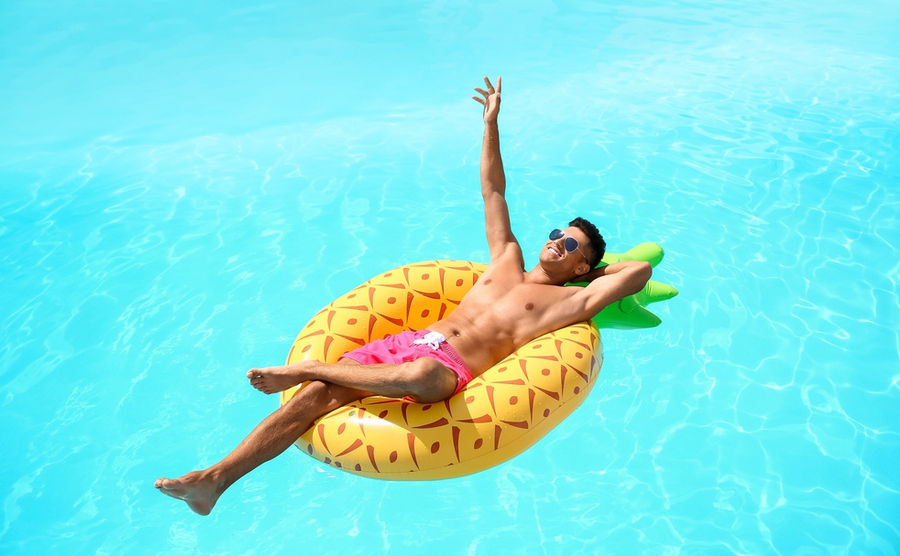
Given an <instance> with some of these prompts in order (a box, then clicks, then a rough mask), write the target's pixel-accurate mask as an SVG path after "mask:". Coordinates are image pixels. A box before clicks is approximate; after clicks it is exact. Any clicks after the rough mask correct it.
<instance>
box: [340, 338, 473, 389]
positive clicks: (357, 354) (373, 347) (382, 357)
mask: <svg viewBox="0 0 900 556" xmlns="http://www.w3.org/2000/svg"><path fill="white" fill-rule="evenodd" d="M426 336H427V338H426ZM342 357H346V358H348V359H353V360H354V361H358V362H359V363H362V364H363V365H373V364H377V363H389V364H393V365H399V364H401V363H409V362H410V361H415V360H417V359H419V358H421V357H431V358H432V359H436V360H438V362H440V363H441V364H442V365H444V366H445V367H447V368H448V369H450V370H451V371H453V372H454V373H455V374H456V377H457V379H456V380H457V383H456V390H454V391H453V393H454V394H456V393H457V392H459V391H460V390H462V389H463V386H465V385H466V384H468V383H469V382H471V380H472V371H470V370H469V367H468V366H467V365H466V364H465V362H464V361H463V360H462V358H461V357H460V356H459V354H458V353H457V352H456V350H455V349H453V346H451V345H450V344H449V343H447V340H446V339H445V338H444V337H443V336H441V335H440V334H438V333H437V332H429V331H428V330H419V331H415V332H410V331H405V332H401V333H399V334H394V335H393V336H388V337H387V338H385V339H383V340H375V341H374V342H371V343H368V344H366V345H364V346H363V347H361V348H358V349H355V350H353V351H348V352H347V353H345V354H344V355H343V356H342Z"/></svg>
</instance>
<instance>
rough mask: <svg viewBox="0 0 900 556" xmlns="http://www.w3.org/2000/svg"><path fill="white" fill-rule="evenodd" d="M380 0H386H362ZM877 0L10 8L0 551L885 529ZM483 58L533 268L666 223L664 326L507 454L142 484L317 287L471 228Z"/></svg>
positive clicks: (893, 317)
mask: <svg viewBox="0 0 900 556" xmlns="http://www.w3.org/2000/svg"><path fill="white" fill-rule="evenodd" d="M375 4H377V5H375ZM898 23H900V8H898V5H897V3H896V2H893V1H883V0H875V1H873V2H867V3H865V6H863V7H860V6H856V5H853V4H849V3H840V2H835V1H833V0H830V1H827V2H825V3H822V2H812V1H804V0H788V1H787V2H774V1H772V0H763V1H762V2H754V3H734V2H724V1H723V2H713V3H695V2H689V1H686V0H676V1H674V2H660V1H655V0H638V2H636V3H594V2H587V1H585V0H577V1H563V2H556V3H551V2H544V1H525V2H513V1H501V2H492V3H469V2H460V3H444V2H438V1H429V2H381V3H374V4H373V5H371V6H367V7H349V6H345V5H340V4H334V3H332V4H330V5H328V6H326V5H322V6H311V5H309V4H308V3H283V2H272V3H266V4H256V3H253V2H247V1H239V2H235V3H230V4H229V7H228V8H227V9H224V8H222V7H221V6H218V5H214V4H211V3H176V2H156V3H152V4H150V5H146V3H138V2H108V1H107V2H94V3H89V4H87V5H85V4H84V3H75V2H47V3H39V2H37V3H36V2H17V1H11V2H4V3H2V4H0V292H2V294H0V319H2V321H0V322H2V327H0V417H2V428H0V430H2V437H0V441H2V444H0V445H2V447H3V458H2V463H0V500H2V505H0V515H2V520H0V553H2V554H29V555H30V554H266V555H268V554H296V553H301V552H305V553H310V554H383V553H390V554H413V553H415V554H419V553H440V554H444V553H450V554H648V555H659V554H704V555H707V554H733V553H736V554H781V555H799V554H802V555H813V554H866V555H869V554H896V553H897V552H898V547H900V474H898V473H897V471H896V465H897V463H896V462H897V461H898V460H900V337H898V321H900V299H898V281H900V256H898V253H900V251H898V247H900V245H898V244H900V193H898V188H900V165H898V162H897V160H898V156H897V153H898V151H900V58H898V55H897V52H900V40H898V39H897V34H896V29H897V28H898ZM484 73H488V74H489V75H491V76H494V75H497V74H502V75H503V76H504V100H503V108H502V113H501V118H500V123H501V137H502V148H503V154H504V161H505V164H506V169H507V176H508V179H509V194H508V198H509V203H510V207H511V210H512V213H513V215H512V218H513V225H514V228H515V230H516V231H517V235H518V238H519V240H520V241H521V243H522V244H523V246H524V249H525V254H526V259H527V260H528V263H530V264H533V263H534V261H535V260H536V253H537V250H538V249H539V247H540V246H541V244H542V242H543V241H544V237H545V234H546V233H547V231H548V230H549V229H551V228H553V227H556V226H558V225H559V224H560V223H561V222H565V221H566V220H567V219H568V218H570V217H571V216H573V215H575V214H578V215H582V216H585V217H588V218H590V219H592V220H594V221H596V222H597V223H599V224H600V226H601V228H602V230H603V232H604V234H605V235H606V236H607V238H608V240H609V242H610V248H611V250H613V251H622V250H624V249H627V248H628V247H630V246H632V245H634V244H636V243H640V242H642V241H657V242H659V243H661V244H662V245H663V247H664V248H665V249H666V252H667V255H666V259H665V260H664V261H663V263H662V264H661V265H660V266H659V267H658V268H657V269H656V272H655V278H657V279H659V280H661V281H664V282H667V283H670V284H672V285H674V286H676V287H677V288H678V289H679V290H680V291H681V295H680V296H679V297H677V298H675V299H673V300H671V301H669V302H667V303H666V304H662V305H656V306H654V309H655V310H656V311H657V312H658V313H659V314H660V315H661V316H662V318H663V324H662V326H660V327H659V328H656V329H651V330H645V331H629V332H624V331H606V332H604V333H603V342H604V346H605V357H606V360H605V364H604V367H603V370H602V373H601V376H600V379H599V381H598V383H597V386H596V387H595V389H594V391H593V392H592V394H591V395H590V397H589V398H588V399H587V401H586V402H585V403H584V405H583V406H582V407H581V408H580V409H578V410H577V411H576V412H575V413H574V414H573V415H572V416H571V417H570V418H569V419H568V420H567V421H565V422H564V423H563V424H562V425H560V426H559V427H558V428H557V429H556V430H554V431H553V432H552V433H551V434H549V435H548V436H547V437H546V438H545V439H544V440H543V441H541V442H540V443H538V444H537V445H536V446H535V447H533V448H532V449H530V450H529V451H527V452H526V453H524V454H522V455H521V456H519V457H517V458H515V459H514V460H512V461H510V462H508V463H506V464H503V465H500V466H498V467H496V468H493V469H490V470H488V471H485V472H483V473H480V474H478V475H474V476H470V477H466V478H461V479H454V480H447V481H440V482H425V483H392V482H380V481H373V480H368V479H362V478H358V477H355V476H351V475H348V474H344V473H340V472H337V471H335V470H332V469H329V468H325V467H322V466H321V465H319V464H317V463H315V462H313V461H312V460H311V459H309V458H307V457H306V456H304V455H303V454H301V453H300V452H299V451H297V450H294V449H292V450H291V451H289V452H288V453H287V454H285V455H283V456H282V457H280V458H278V459H276V460H274V461H272V462H270V463H268V464H266V465H265V466H263V467H262V468H260V469H259V470H257V471H256V472H254V473H253V474H251V475H249V476H248V477H246V478H245V479H244V480H242V481H240V482H238V483H237V484H236V485H235V486H234V487H233V488H232V489H231V490H230V491H229V492H228V493H226V495H225V496H224V497H223V498H222V499H221V500H220V503H219V505H218V506H217V508H216V509H215V511H214V513H213V514H212V515H211V516H209V517H207V518H200V517H197V516H195V515H194V514H192V513H190V512H189V510H188V509H187V508H186V507H185V506H184V505H183V504H181V503H178V502H175V501H172V500H170V499H168V498H166V497H163V496H161V495H160V494H159V493H157V492H156V491H155V489H154V488H153V486H152V484H153V480H154V479H156V478H157V477H159V476H163V475H168V476H171V475H178V474H181V473H184V472H186V471H189V470H192V469H195V468H199V467H202V466H208V465H210V464H212V463H213V462H215V461H216V460H218V459H219V458H221V457H222V456H223V455H225V454H226V453H227V452H228V451H229V450H230V449H231V448H232V447H233V446H234V445H235V444H236V443H237V442H239V441H240V440H241V439H242V438H243V437H244V435H245V434H246V433H247V432H249V430H250V429H251V428H252V426H253V425H254V424H255V423H256V422H258V421H259V420H260V419H262V418H263V417H264V416H265V415H267V414H268V413H269V412H271V411H272V410H274V409H275V407H276V406H277V400H276V399H275V398H270V397H265V396H263V395H262V394H259V393H258V392H256V391H254V390H252V389H251V388H249V387H248V385H247V384H246V381H245V379H244V378H243V374H244V372H245V371H246V369H247V368H249V367H252V366H258V365H266V364H274V363H280V362H281V361H283V360H284V358H285V356H286V354H287V350H288V348H289V346H290V343H291V341H292V340H293V337H294V335H295V334H296V332H297V331H298V330H299V329H300V328H301V326H302V325H303V324H304V323H305V322H306V321H307V319H308V318H309V317H310V316H311V315H312V314H313V313H314V312H315V311H317V310H318V309H319V308H320V307H322V306H323V305H325V304H326V303H328V302H329V301H330V300H331V299H333V298H334V297H336V296H338V295H340V294H342V293H344V292H345V291H347V290H349V289H350V288H352V287H354V286H356V285H357V284H358V283H360V282H362V281H364V280H366V279H368V278H369V277H371V276H372V275H374V274H377V273H379V272H381V271H383V270H385V269H388V268H392V267H394V266H397V265H399V264H402V263H406V262H410V261H415V260H422V259H434V258H459V259H471V260H478V261H484V260H486V258H487V251H486V245H485V242H484V239H483V222H482V216H481V213H480V204H479V203H480V198H479V192H478V155H479V148H480V140H481V131H482V128H481V122H480V107H479V106H478V105H476V104H475V103H474V102H473V101H472V100H470V99H469V96H470V95H471V94H472V91H471V88H472V87H474V86H477V85H479V82H480V77H481V75H483V74H484Z"/></svg>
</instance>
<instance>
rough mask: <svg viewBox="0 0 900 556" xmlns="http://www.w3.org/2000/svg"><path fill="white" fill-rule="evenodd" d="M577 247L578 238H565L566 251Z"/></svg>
mask: <svg viewBox="0 0 900 556" xmlns="http://www.w3.org/2000/svg"><path fill="white" fill-rule="evenodd" d="M576 249H578V240H577V239H575V238H572V237H567V238H566V251H568V252H569V253H571V252H572V251H574V250H576Z"/></svg>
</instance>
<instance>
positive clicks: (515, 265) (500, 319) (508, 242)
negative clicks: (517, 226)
mask: <svg viewBox="0 0 900 556" xmlns="http://www.w3.org/2000/svg"><path fill="white" fill-rule="evenodd" d="M484 83H485V89H480V88H476V89H475V90H476V91H477V92H478V93H480V95H481V96H474V97H472V98H474V99H475V100H476V101H478V102H479V103H481V104H482V105H484V142H483V144H482V150H481V193H482V196H483V197H484V218H485V228H486V232H487V240H488V247H489V248H490V254H491V262H490V264H489V265H488V267H487V270H485V271H484V274H482V276H481V278H480V279H479V280H478V282H477V283H476V284H475V285H474V286H473V287H472V289H471V290H470V291H469V293H468V294H467V295H466V296H465V298H464V299H463V300H462V302H461V303H460V304H459V307H457V309H456V310H455V311H454V312H452V313H451V314H450V315H449V316H448V317H447V318H445V319H443V320H441V321H438V322H435V323H434V324H433V325H431V327H430V333H431V334H429V335H428V336H427V339H425V338H423V336H425V335H426V333H427V332H429V331H422V332H419V333H418V334H415V333H411V332H407V333H404V334H414V335H415V336H414V337H415V338H418V339H419V341H414V342H412V344H414V345H402V346H398V347H401V348H404V349H422V350H424V351H421V352H419V354H418V355H416V357H418V359H415V360H413V361H410V362H384V361H383V360H379V359H378V350H377V349H374V350H372V353H368V354H367V353H359V354H358V353H357V352H364V351H365V350H366V348H368V347H369V346H364V347H363V348H361V349H360V350H356V351H354V352H351V353H348V354H346V355H345V356H344V358H342V359H340V360H339V361H338V363H336V364H325V363H320V362H318V361H301V362H299V363H295V364H292V365H290V366H280V367H267V368H261V369H251V370H250V371H249V372H248V373H247V377H248V378H249V379H250V384H251V385H252V386H253V387H254V388H256V389H257V390H260V391H261V392H265V393H266V394H271V393H274V392H280V391H282V390H285V389H287V388H290V387H292V386H295V385H297V384H300V383H301V382H304V381H310V383H309V384H308V385H307V386H305V387H304V388H303V389H302V390H300V391H299V392H298V393H297V394H296V395H295V396H294V397H293V398H291V400H290V401H289V402H288V403H286V404H285V405H284V406H282V407H281V408H279V409H277V410H276V411H275V412H274V413H272V414H271V415H269V416H268V417H267V418H266V419H264V420H263V421H262V422H261V423H260V424H259V425H257V427H256V428H255V429H253V431H252V432H251V433H250V434H249V435H248V436H247V438H245V439H244V441H243V442H241V443H240V444H239V445H238V446H237V448H235V449H234V450H233V451H232V452H231V453H230V454H228V455H227V456H226V457H225V459H223V460H222V461H220V462H219V463H217V464H215V465H213V466H212V467H210V468H208V469H204V470H201V471H194V472H192V473H188V474H186V475H183V476H181V477H179V478H177V479H166V478H162V479H158V480H157V481H156V483H155V485H154V486H156V488H157V489H159V490H160V491H161V492H163V493H164V494H166V495H168V496H171V497H173V498H178V499H181V500H184V501H185V502H186V503H187V505H188V506H189V507H190V508H191V509H192V510H193V511H195V512H196V513H198V514H200V515H207V514H209V512H210V511H211V510H212V508H213V506H214V505H215V504H216V501H217V500H218V499H219V496H221V495H222V493H223V492H224V491H225V489H227V488H228V487H230V486H231V485H232V484H234V483H235V482H236V481H237V480H238V479H240V478H241V477H243V476H244V475H246V474H247V473H249V472H250V471H252V470H253V469H255V468H256V467H257V466H259V465H261V464H262V463H264V462H266V461H268V460H270V459H272V458H274V457H275V456H277V455H279V454H281V453H282V452H284V451H285V450H287V449H288V448H289V447H290V446H291V444H293V443H294V441H295V440H297V438H299V437H300V436H301V435H302V434H303V433H304V432H306V430H307V429H308V428H309V427H310V426H311V425H312V423H313V422H314V421H315V420H316V419H317V418H319V417H320V416H322V415H324V414H325V413H328V412H329V411H331V410H333V409H336V408H338V407H340V406H342V405H345V404H347V403H349V402H352V401H354V400H357V399H360V398H362V397H365V396H370V395H380V396H387V397H396V398H402V397H410V398H412V399H413V400H415V401H418V402H421V403H431V402H437V401H440V400H443V399H446V398H448V397H450V396H451V395H453V394H454V393H455V392H457V391H458V390H459V389H460V388H462V386H464V385H465V383H466V382H468V380H471V378H472V377H473V376H478V375H480V374H482V373H483V372H484V371H486V370H487V369H488V368H490V367H492V366H493V365H494V364H496V363H497V362H499V361H500V360H502V359H503V358H505V357H506V356H508V355H509V354H511V353H512V352H513V351H515V350H516V349H518V348H519V347H521V346H522V345H524V344H526V343H528V342H529V341H531V340H532V339H534V338H536V337H538V336H540V335H542V334H546V333H548V332H552V331H554V330H557V329H559V328H562V327H564V326H568V325H570V324H574V323H577V322H582V321H585V320H588V319H590V318H591V317H592V316H594V315H595V314H597V313H598V312H599V311H600V310H601V309H602V308H603V307H605V306H607V305H609V304H611V303H614V302H616V301H618V300H620V299H622V298H623V297H625V296H628V295H631V294H634V293H637V292H638V291H640V290H641V288H643V287H644V285H645V284H646V283H647V280H649V279H650V272H651V270H650V265H649V264H648V263H646V262H643V261H625V262H619V263H614V264H611V265H608V266H605V267H602V268H597V269H594V270H592V269H593V267H594V266H596V264H597V263H598V262H599V261H600V258H601V257H602V256H603V251H604V249H605V247H606V245H605V242H604V241H603V238H602V237H601V236H600V234H599V232H597V229H596V228H595V227H594V226H593V225H592V224H590V223H589V222H587V221H585V220H582V219H580V218H578V219H576V220H573V221H572V223H571V224H570V226H569V227H567V228H566V229H565V230H562V231H560V230H554V232H553V233H551V234H550V238H551V239H550V240H549V241H547V243H546V244H545V245H544V248H543V249H542V250H541V254H540V256H539V263H538V265H537V266H535V267H534V268H533V269H532V270H531V271H529V272H526V271H525V262H524V260H523V258H522V248H521V247H520V246H519V243H518V242H517V241H516V238H515V236H514V235H513V233H512V230H511V229H510V221H509V209H508V208H507V205H506V199H505V197H504V195H505V192H506V177H505V175H504V173H503V163H502V161H501V159H500V135H499V131H498V127H497V115H498V113H499V111H500V78H499V77H498V78H497V88H496V90H495V89H494V87H493V86H492V84H491V82H490V81H489V80H488V78H487V77H485V78H484ZM573 280H577V281H588V282H590V283H589V284H588V285H587V286H586V287H584V288H574V287H563V286H564V284H565V283H566V282H570V281H573ZM398 336H399V335H398ZM394 338H396V337H394ZM387 341H393V340H392V339H391V338H389V339H387ZM378 342H383V341H382V340H379V341H378ZM378 342H373V343H372V344H370V346H377V345H379V344H378ZM409 343H410V342H409V340H408V339H407V340H406V344H409Z"/></svg>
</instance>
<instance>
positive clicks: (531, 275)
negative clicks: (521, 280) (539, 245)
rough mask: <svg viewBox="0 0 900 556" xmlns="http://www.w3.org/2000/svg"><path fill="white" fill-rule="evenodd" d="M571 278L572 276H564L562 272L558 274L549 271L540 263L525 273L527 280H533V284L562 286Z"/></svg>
mask: <svg viewBox="0 0 900 556" xmlns="http://www.w3.org/2000/svg"><path fill="white" fill-rule="evenodd" d="M570 280H571V278H570V277H568V276H563V275H561V274H559V275H557V274H553V273H551V272H549V271H547V269H546V268H544V267H542V266H541V265H540V264H538V265H537V266H535V267H534V268H532V269H531V270H530V271H529V272H526V273H525V281H526V282H531V283H532V284H546V285H548V286H562V285H564V284H565V283H566V282H568V281H570Z"/></svg>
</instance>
